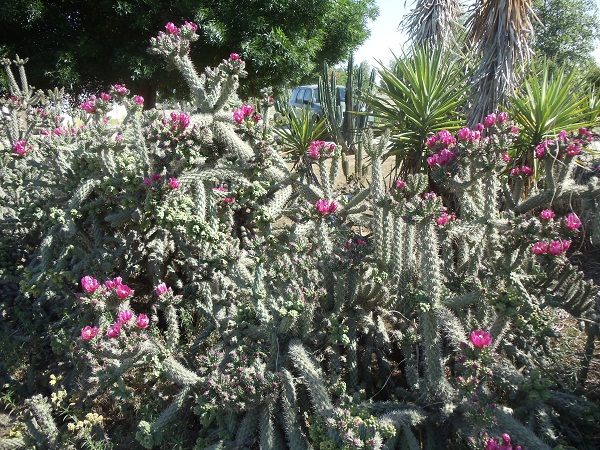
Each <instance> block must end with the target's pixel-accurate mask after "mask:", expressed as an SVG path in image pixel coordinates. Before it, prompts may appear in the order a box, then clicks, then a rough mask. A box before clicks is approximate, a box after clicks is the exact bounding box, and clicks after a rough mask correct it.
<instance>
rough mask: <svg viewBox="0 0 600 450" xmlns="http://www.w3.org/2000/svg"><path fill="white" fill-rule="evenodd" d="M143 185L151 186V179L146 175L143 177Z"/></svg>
mask: <svg viewBox="0 0 600 450" xmlns="http://www.w3.org/2000/svg"><path fill="white" fill-rule="evenodd" d="M144 186H146V187H150V186H152V180H151V179H150V178H148V177H144Z"/></svg>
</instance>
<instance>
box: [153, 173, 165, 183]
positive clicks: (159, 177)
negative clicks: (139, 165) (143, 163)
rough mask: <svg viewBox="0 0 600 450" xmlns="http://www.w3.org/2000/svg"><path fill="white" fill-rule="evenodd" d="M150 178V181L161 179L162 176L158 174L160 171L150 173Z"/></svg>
mask: <svg viewBox="0 0 600 450" xmlns="http://www.w3.org/2000/svg"><path fill="white" fill-rule="evenodd" d="M150 179H151V180H152V181H160V180H161V179H162V176H161V175H160V173H153V174H152V175H150Z"/></svg>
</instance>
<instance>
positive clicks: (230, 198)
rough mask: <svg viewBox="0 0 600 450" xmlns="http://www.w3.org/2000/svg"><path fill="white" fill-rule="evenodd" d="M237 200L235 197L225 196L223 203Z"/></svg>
mask: <svg viewBox="0 0 600 450" xmlns="http://www.w3.org/2000/svg"><path fill="white" fill-rule="evenodd" d="M233 202H235V197H225V198H224V199H223V203H226V204H229V203H233Z"/></svg>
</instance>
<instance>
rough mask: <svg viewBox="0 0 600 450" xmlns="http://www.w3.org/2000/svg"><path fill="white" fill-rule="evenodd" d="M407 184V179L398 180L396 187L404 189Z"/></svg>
mask: <svg viewBox="0 0 600 450" xmlns="http://www.w3.org/2000/svg"><path fill="white" fill-rule="evenodd" d="M405 186H406V181H404V180H396V187H397V188H398V189H404V187H405Z"/></svg>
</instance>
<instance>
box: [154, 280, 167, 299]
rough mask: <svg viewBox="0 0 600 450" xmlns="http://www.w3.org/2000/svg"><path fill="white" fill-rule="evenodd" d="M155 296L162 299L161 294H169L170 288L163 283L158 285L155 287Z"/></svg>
mask: <svg viewBox="0 0 600 450" xmlns="http://www.w3.org/2000/svg"><path fill="white" fill-rule="evenodd" d="M155 292H156V295H158V296H159V297H162V295H163V294H165V293H166V292H171V288H170V287H168V286H167V285H166V284H165V283H160V284H159V285H158V286H156V291H155Z"/></svg>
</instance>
